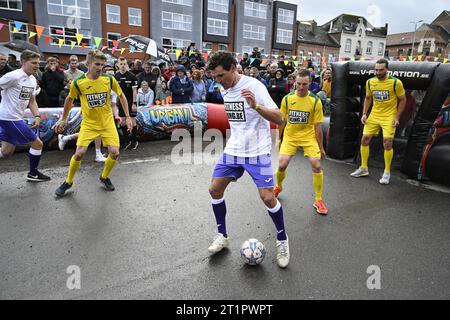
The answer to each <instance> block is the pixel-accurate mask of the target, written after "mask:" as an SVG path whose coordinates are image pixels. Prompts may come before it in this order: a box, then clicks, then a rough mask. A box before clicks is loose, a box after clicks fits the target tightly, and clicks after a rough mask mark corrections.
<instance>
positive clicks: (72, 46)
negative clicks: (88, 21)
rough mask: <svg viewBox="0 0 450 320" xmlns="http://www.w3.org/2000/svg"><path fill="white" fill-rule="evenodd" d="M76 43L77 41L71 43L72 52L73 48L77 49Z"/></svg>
mask: <svg viewBox="0 0 450 320" xmlns="http://www.w3.org/2000/svg"><path fill="white" fill-rule="evenodd" d="M75 45H76V42H75V41H70V50H73V48H75Z"/></svg>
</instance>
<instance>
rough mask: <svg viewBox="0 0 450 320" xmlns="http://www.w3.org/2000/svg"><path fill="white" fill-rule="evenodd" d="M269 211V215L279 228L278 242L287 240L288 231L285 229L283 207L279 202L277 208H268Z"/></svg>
mask: <svg viewBox="0 0 450 320" xmlns="http://www.w3.org/2000/svg"><path fill="white" fill-rule="evenodd" d="M267 211H269V215H270V217H271V218H272V221H273V223H274V224H275V227H276V228H277V240H279V241H283V240H287V236H286V230H285V229H284V219H283V207H282V206H281V203H280V201H278V200H277V205H276V206H275V208H272V209H270V208H267Z"/></svg>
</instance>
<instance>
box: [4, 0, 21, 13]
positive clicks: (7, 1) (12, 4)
mask: <svg viewBox="0 0 450 320" xmlns="http://www.w3.org/2000/svg"><path fill="white" fill-rule="evenodd" d="M0 8H2V9H7V10H17V11H22V0H1V1H0Z"/></svg>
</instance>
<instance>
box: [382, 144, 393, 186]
mask: <svg viewBox="0 0 450 320" xmlns="http://www.w3.org/2000/svg"><path fill="white" fill-rule="evenodd" d="M393 143H394V139H393V138H384V139H383V146H384V166H385V167H384V173H383V176H382V177H381V179H380V183H381V184H389V181H390V178H391V164H392V159H393V158H394V149H393V148H392V145H393Z"/></svg>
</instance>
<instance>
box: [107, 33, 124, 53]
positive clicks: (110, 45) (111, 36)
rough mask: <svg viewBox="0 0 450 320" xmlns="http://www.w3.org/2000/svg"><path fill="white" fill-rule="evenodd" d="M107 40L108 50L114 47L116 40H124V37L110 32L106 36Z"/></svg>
mask: <svg viewBox="0 0 450 320" xmlns="http://www.w3.org/2000/svg"><path fill="white" fill-rule="evenodd" d="M106 37H107V38H106V39H107V41H108V48H109V49H112V48H113V47H114V44H113V41H115V40H119V39H120V38H122V35H121V34H120V33H113V32H108V33H107V34H106ZM119 47H120V43H119Z"/></svg>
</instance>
